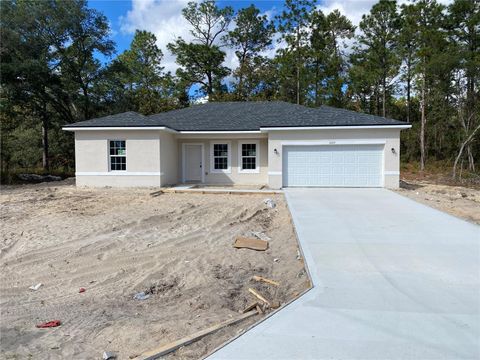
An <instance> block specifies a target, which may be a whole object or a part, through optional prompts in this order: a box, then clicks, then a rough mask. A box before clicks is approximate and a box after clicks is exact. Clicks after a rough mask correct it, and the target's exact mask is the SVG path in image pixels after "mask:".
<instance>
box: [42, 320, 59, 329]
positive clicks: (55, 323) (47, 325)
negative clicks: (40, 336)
mask: <svg viewBox="0 0 480 360" xmlns="http://www.w3.org/2000/svg"><path fill="white" fill-rule="evenodd" d="M60 325H62V322H61V321H60V320H52V321H47V322H44V323H41V324H38V325H36V326H37V328H39V329H45V328H51V327H57V326H60Z"/></svg>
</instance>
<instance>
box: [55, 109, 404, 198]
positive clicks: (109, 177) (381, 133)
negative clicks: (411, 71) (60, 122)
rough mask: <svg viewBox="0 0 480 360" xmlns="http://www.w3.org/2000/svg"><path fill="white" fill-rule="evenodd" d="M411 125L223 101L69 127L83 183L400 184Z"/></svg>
mask: <svg viewBox="0 0 480 360" xmlns="http://www.w3.org/2000/svg"><path fill="white" fill-rule="evenodd" d="M410 126H411V125H410V124H408V123H406V122H402V121H398V120H393V119H388V118H383V117H379V116H372V115H367V114H363V113H357V112H354V111H348V110H343V109H337V108H333V107H329V106H321V107H320V108H308V107H305V106H301V105H294V104H290V103H286V102H280V101H271V102H269V101H264V102H219V103H207V104H203V105H194V106H190V107H187V108H184V109H178V110H172V111H168V112H164V113H160V114H155V115H150V116H144V115H141V114H138V113H135V112H126V113H121V114H116V115H110V116H105V117H101V118H97V119H91V120H87V121H81V122H77V123H74V124H69V125H66V126H65V127H64V128H63V129H64V130H67V131H73V132H74V133H75V166H76V181H77V185H80V186H124V187H126V186H157V187H158V186H166V185H173V184H179V183H204V184H223V185H247V184H248V185H252V184H255V185H261V184H262V185H267V186H269V187H270V188H273V189H279V188H282V187H289V186H290V187H293V186H299V187H307V186H324V187H387V188H397V187H398V186H399V175H400V171H399V170H400V169H399V159H400V131H401V130H402V129H407V128H409V127H410Z"/></svg>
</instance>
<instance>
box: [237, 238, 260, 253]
mask: <svg viewBox="0 0 480 360" xmlns="http://www.w3.org/2000/svg"><path fill="white" fill-rule="evenodd" d="M233 246H234V247H236V248H237V249H240V248H247V249H252V250H257V251H265V250H267V249H268V241H265V240H260V239H254V238H247V237H243V236H239V237H237V239H236V240H235V243H234V244H233Z"/></svg>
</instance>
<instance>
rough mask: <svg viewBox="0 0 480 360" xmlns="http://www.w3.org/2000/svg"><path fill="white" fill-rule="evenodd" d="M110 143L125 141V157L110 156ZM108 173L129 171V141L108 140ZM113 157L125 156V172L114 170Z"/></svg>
mask: <svg viewBox="0 0 480 360" xmlns="http://www.w3.org/2000/svg"><path fill="white" fill-rule="evenodd" d="M110 141H125V155H110ZM107 156H108V172H113V173H126V172H127V171H128V168H127V167H128V161H127V139H108V140H107ZM112 156H125V170H112Z"/></svg>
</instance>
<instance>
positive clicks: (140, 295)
mask: <svg viewBox="0 0 480 360" xmlns="http://www.w3.org/2000/svg"><path fill="white" fill-rule="evenodd" d="M149 297H150V295H148V294H145V291H142V292H139V293H136V294H135V295H133V298H134V299H135V300H147V299H148V298H149Z"/></svg>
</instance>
